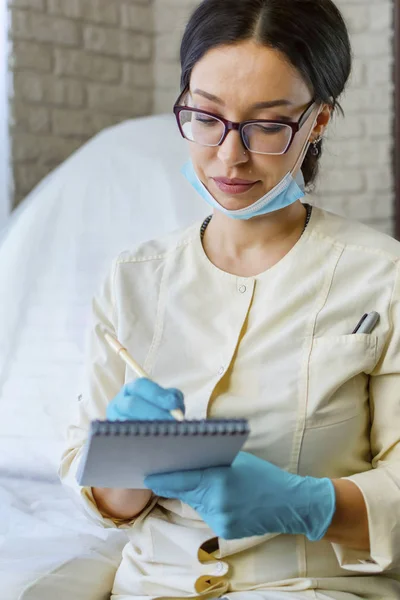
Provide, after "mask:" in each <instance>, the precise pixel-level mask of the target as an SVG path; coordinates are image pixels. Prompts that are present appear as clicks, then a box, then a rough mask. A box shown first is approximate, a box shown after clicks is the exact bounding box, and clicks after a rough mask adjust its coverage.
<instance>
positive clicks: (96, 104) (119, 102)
mask: <svg viewBox="0 0 400 600" xmlns="http://www.w3.org/2000/svg"><path fill="white" fill-rule="evenodd" d="M87 92H88V104H89V107H92V108H95V109H98V110H102V111H103V112H107V113H111V114H116V115H124V116H126V117H135V116H141V115H147V114H149V113H151V109H152V94H151V91H150V90H136V93H135V94H132V90H130V89H127V88H125V87H120V88H118V87H115V86H106V85H99V84H94V83H93V84H92V83H89V84H88V87H87Z"/></svg>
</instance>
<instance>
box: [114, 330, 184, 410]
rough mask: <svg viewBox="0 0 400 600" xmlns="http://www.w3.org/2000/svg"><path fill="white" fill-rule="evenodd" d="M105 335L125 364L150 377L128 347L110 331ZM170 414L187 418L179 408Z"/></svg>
mask: <svg viewBox="0 0 400 600" xmlns="http://www.w3.org/2000/svg"><path fill="white" fill-rule="evenodd" d="M104 337H105V339H106V341H107V343H108V344H109V346H110V347H111V348H112V349H113V350H114V352H115V353H116V354H118V356H120V357H121V358H122V360H123V361H124V362H125V364H126V365H128V367H130V368H131V369H132V370H133V371H134V372H135V373H136V375H138V376H139V377H145V378H146V379H150V377H149V376H148V375H147V373H146V372H145V371H144V370H143V369H142V367H141V366H140V365H139V364H138V363H137V362H136V361H135V360H134V358H132V356H131V355H130V354H129V352H128V350H127V349H126V348H124V347H123V346H122V344H121V343H120V342H119V341H118V340H116V339H115V338H113V337H112V336H111V335H110V334H109V333H105V334H104ZM170 414H171V415H172V416H173V417H174V419H176V420H177V421H184V419H185V417H184V415H183V412H182V411H181V410H179V409H176V410H171V411H170Z"/></svg>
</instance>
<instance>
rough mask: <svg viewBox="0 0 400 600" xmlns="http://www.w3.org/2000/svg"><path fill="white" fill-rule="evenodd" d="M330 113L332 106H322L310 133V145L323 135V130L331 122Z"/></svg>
mask: <svg viewBox="0 0 400 600" xmlns="http://www.w3.org/2000/svg"><path fill="white" fill-rule="evenodd" d="M332 111H333V109H332V106H330V105H329V104H324V106H323V108H322V109H321V112H320V113H319V115H318V118H317V122H316V124H315V127H314V129H313V131H312V134H311V138H310V142H311V143H312V142H315V141H316V140H319V139H320V138H321V137H322V136H323V135H324V133H325V129H326V128H327V127H328V124H329V122H330V120H331V116H332Z"/></svg>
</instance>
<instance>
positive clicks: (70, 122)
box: [52, 109, 124, 137]
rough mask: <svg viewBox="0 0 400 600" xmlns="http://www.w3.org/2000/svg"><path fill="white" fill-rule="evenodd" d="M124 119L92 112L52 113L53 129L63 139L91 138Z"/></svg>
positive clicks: (69, 111) (60, 110) (62, 111)
mask: <svg viewBox="0 0 400 600" xmlns="http://www.w3.org/2000/svg"><path fill="white" fill-rule="evenodd" d="M123 120H124V117H117V116H114V115H109V114H102V113H95V112H93V111H92V110H90V111H88V110H85V111H81V110H68V109H54V110H53V111H52V129H53V132H54V133H55V134H56V135H60V136H63V137H70V136H72V137H74V136H81V137H82V136H84V137H91V136H93V135H94V134H95V133H97V132H99V131H101V130H102V129H104V128H105V127H110V126H111V125H115V124H116V123H119V122H120V121H123Z"/></svg>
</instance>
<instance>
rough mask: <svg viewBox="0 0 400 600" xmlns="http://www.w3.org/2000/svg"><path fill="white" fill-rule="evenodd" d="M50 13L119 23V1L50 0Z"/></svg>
mask: <svg viewBox="0 0 400 600" xmlns="http://www.w3.org/2000/svg"><path fill="white" fill-rule="evenodd" d="M48 7H49V8H48V10H49V13H50V14H53V15H62V16H64V17H68V18H72V19H85V20H87V21H93V22H94V23H106V24H109V25H117V24H118V23H119V11H118V2H117V1H115V0H48Z"/></svg>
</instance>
